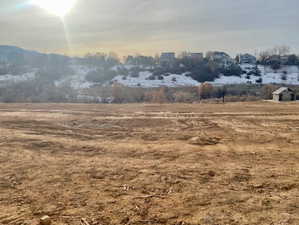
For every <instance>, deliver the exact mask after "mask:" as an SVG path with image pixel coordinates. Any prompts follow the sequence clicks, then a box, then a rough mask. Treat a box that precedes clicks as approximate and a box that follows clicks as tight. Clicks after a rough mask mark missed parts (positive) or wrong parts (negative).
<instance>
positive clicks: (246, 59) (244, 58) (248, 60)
mask: <svg viewBox="0 0 299 225" xmlns="http://www.w3.org/2000/svg"><path fill="white" fill-rule="evenodd" d="M238 63H239V64H252V65H254V64H256V57H255V56H253V55H250V54H247V53H246V54H240V55H239V57H238Z"/></svg>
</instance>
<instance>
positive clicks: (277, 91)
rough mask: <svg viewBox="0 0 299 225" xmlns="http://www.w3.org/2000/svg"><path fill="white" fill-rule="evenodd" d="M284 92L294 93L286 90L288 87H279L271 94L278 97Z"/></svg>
mask: <svg viewBox="0 0 299 225" xmlns="http://www.w3.org/2000/svg"><path fill="white" fill-rule="evenodd" d="M285 91H290V92H294V91H293V90H292V89H290V88H288V87H281V88H279V89H278V90H276V91H274V92H273V94H274V95H279V94H281V93H283V92H285Z"/></svg>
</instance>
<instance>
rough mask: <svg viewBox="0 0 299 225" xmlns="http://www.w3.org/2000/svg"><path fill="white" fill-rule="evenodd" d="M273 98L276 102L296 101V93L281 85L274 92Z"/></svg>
mask: <svg viewBox="0 0 299 225" xmlns="http://www.w3.org/2000/svg"><path fill="white" fill-rule="evenodd" d="M273 100H274V101H276V102H282V101H296V93H295V92H294V91H293V90H292V89H291V88H288V87H281V88H279V89H278V90H276V91H274V92H273Z"/></svg>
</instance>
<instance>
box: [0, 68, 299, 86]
mask: <svg viewBox="0 0 299 225" xmlns="http://www.w3.org/2000/svg"><path fill="white" fill-rule="evenodd" d="M254 67H255V66H254V65H249V64H244V65H241V68H242V70H243V71H244V74H242V75H241V76H233V75H232V76H223V75H220V77H219V78H217V79H215V80H214V81H213V82H210V83H211V84H215V85H224V84H256V83H260V82H262V83H263V84H292V85H299V69H298V67H296V66H285V67H282V68H281V69H279V70H277V71H274V70H272V69H271V68H270V67H263V66H258V69H259V70H260V71H261V76H255V75H248V73H250V71H252V70H253V69H254ZM71 69H72V70H73V71H74V73H73V74H72V75H66V76H64V77H63V78H62V79H60V80H57V81H55V84H56V85H57V86H63V85H70V86H71V87H73V88H75V89H77V90H80V89H85V88H90V87H92V86H94V85H103V84H99V83H94V82H90V81H87V80H86V76H87V74H88V73H89V72H91V71H95V70H96V69H95V68H90V67H88V66H84V65H74V64H73V65H71ZM116 70H117V68H115V71H116ZM33 71H34V70H33ZM245 72H246V73H245ZM35 73H36V72H30V73H24V74H22V75H18V76H17V75H10V74H7V75H0V86H3V85H6V84H7V83H12V82H16V83H17V82H22V81H28V80H32V79H34V78H35ZM112 82H113V83H119V84H122V85H125V86H128V87H144V88H151V87H162V86H168V87H181V86H197V85H199V84H200V83H199V82H198V81H196V80H194V79H192V78H191V77H190V76H188V73H184V74H165V75H161V76H154V75H153V74H152V73H151V72H149V71H147V70H146V69H144V71H142V72H140V73H139V74H137V75H135V76H130V75H127V76H124V75H117V76H116V77H114V78H113V79H112V80H111V81H107V82H106V83H105V85H108V84H109V83H112Z"/></svg>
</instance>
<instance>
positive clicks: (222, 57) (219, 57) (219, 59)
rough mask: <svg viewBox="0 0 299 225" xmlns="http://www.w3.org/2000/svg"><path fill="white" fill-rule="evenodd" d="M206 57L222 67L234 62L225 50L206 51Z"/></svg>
mask: <svg viewBox="0 0 299 225" xmlns="http://www.w3.org/2000/svg"><path fill="white" fill-rule="evenodd" d="M206 58H207V59H208V60H210V61H213V62H216V63H218V64H219V65H221V66H223V67H228V66H230V65H232V64H233V63H234V60H233V59H232V58H231V57H230V56H229V55H228V54H227V53H225V52H207V53H206Z"/></svg>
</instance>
